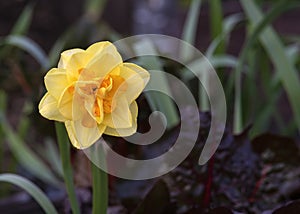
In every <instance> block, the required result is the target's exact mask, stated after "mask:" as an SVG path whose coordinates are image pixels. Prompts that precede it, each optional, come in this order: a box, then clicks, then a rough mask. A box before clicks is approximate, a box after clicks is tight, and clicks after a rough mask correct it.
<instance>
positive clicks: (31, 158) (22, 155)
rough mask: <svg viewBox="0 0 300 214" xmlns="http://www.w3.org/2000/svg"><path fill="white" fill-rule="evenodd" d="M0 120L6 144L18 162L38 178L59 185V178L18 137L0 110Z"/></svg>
mask: <svg viewBox="0 0 300 214" xmlns="http://www.w3.org/2000/svg"><path fill="white" fill-rule="evenodd" d="M0 121H1V125H0V127H1V129H2V130H3V133H4V134H5V138H6V139H7V142H8V146H9V148H10V150H11V151H12V153H13V155H14V156H15V158H16V159H17V160H18V162H19V163H20V164H21V165H22V166H23V167H25V168H26V169H27V170H28V171H30V172H31V173H32V174H33V175H35V176H36V177H38V178H39V179H41V180H43V181H45V182H46V183H50V184H52V185H55V186H59V185H60V182H59V180H58V179H57V178H56V177H55V176H54V175H53V173H52V172H51V171H50V170H49V169H48V166H47V165H46V164H44V162H43V161H42V160H41V159H40V158H39V157H38V156H36V155H35V153H34V152H33V151H32V150H31V149H30V148H29V147H28V146H27V145H26V144H25V143H24V142H23V140H22V139H20V137H19V136H18V134H17V133H16V132H14V131H13V129H12V128H11V127H10V125H9V124H8V122H7V121H6V118H5V116H4V114H3V112H0Z"/></svg>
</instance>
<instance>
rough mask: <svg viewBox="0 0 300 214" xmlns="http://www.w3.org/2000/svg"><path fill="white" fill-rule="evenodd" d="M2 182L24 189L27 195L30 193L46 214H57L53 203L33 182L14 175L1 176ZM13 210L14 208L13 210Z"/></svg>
mask: <svg viewBox="0 0 300 214" xmlns="http://www.w3.org/2000/svg"><path fill="white" fill-rule="evenodd" d="M0 181H1V182H8V183H11V184H14V185H16V186H18V187H21V188H22V189H24V190H25V191H26V192H27V193H29V194H30V195H31V196H32V197H33V198H34V199H35V200H36V201H37V202H38V204H39V205H40V206H41V207H42V208H43V210H44V211H45V213H48V214H57V213H58V212H57V211H56V209H55V207H54V206H53V204H52V203H51V201H50V200H49V199H48V198H47V196H46V195H45V194H44V193H43V192H42V191H41V190H40V188H38V187H37V186H36V185H35V184H34V183H32V182H31V181H29V180H27V179H25V178H23V177H21V176H19V175H14V174H8V173H7V174H0ZM12 209H13V208H12Z"/></svg>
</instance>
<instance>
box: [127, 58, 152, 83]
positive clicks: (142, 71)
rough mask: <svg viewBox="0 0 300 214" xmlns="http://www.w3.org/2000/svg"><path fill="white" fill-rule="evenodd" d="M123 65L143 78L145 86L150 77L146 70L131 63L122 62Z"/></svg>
mask: <svg viewBox="0 0 300 214" xmlns="http://www.w3.org/2000/svg"><path fill="white" fill-rule="evenodd" d="M123 65H124V66H125V67H127V68H129V69H131V70H133V71H135V72H136V73H138V74H139V75H140V77H141V78H142V79H143V80H144V85H145V86H146V85H147V83H148V82H149V79H150V74H149V72H148V71H147V70H145V69H144V68H142V67H141V66H138V65H136V64H133V63H123Z"/></svg>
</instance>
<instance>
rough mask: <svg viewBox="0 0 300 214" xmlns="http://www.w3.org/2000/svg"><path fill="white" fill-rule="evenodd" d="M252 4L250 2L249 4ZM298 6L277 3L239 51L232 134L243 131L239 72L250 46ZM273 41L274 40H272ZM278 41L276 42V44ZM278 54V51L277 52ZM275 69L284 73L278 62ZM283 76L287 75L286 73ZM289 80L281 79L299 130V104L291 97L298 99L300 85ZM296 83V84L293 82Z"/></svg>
mask: <svg viewBox="0 0 300 214" xmlns="http://www.w3.org/2000/svg"><path fill="white" fill-rule="evenodd" d="M250 2H251V1H245V0H241V4H242V5H243V6H244V8H246V7H245V6H246V5H248V4H249V3H250ZM251 3H252V2H251ZM297 5H298V4H287V3H286V1H285V0H282V1H280V2H278V3H277V4H276V5H275V6H274V8H273V9H271V11H269V12H268V13H267V15H266V16H265V17H264V18H263V19H262V20H261V21H259V22H258V24H257V25H256V26H255V28H254V30H253V32H252V34H251V35H250V36H249V37H248V39H247V40H246V43H245V45H244V47H243V49H242V51H241V54H240V59H239V61H238V65H237V67H236V70H235V101H234V133H236V134H238V133H240V132H241V131H242V129H243V120H242V102H241V88H242V85H241V71H242V66H243V64H244V62H245V60H246V58H247V54H248V51H249V50H250V48H251V47H252V45H253V44H254V42H255V41H256V40H257V39H258V37H259V36H260V34H261V33H262V31H263V30H265V28H266V27H267V26H268V25H269V24H270V23H271V22H272V21H273V20H274V19H275V18H276V17H277V16H278V15H279V14H281V13H282V12H284V11H286V10H288V9H291V8H294V7H295V6H297ZM273 35H274V34H273ZM275 38H276V39H275V40H276V46H274V48H276V50H273V51H275V52H276V51H277V50H278V49H281V46H282V45H281V43H279V40H277V37H275ZM273 39H274V38H273ZM277 41H278V42H277ZM279 52H280V51H279ZM285 58H286V57H285V56H282V57H281V59H285ZM274 63H275V65H276V67H277V71H278V72H285V69H283V68H282V65H279V64H278V62H276V61H275V62H274ZM287 65H288V66H290V67H289V68H288V69H289V70H290V71H293V70H294V68H293V67H292V66H291V65H290V63H289V62H287ZM290 74H292V75H293V76H295V75H296V73H295V72H290ZM284 75H287V74H286V73H285V74H284ZM289 79H290V80H292V83H291V82H290V83H289V82H288V81H286V78H283V83H284V85H285V89H286V90H287V93H288V96H289V98H290V102H291V104H292V108H293V111H294V113H295V116H296V121H297V124H298V128H299V130H300V109H299V106H298V105H297V103H298V102H299V101H298V100H297V99H293V97H299V95H297V94H295V92H296V91H300V90H295V88H296V89H300V85H299V84H298V82H297V80H298V79H297V78H289ZM295 81H296V82H295Z"/></svg>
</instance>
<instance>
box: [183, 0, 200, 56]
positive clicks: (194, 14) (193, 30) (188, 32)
mask: <svg viewBox="0 0 300 214" xmlns="http://www.w3.org/2000/svg"><path fill="white" fill-rule="evenodd" d="M201 2H202V1H201V0H193V1H192V3H191V4H190V8H189V12H188V15H187V18H186V21H185V23H184V26H183V33H182V37H181V38H182V40H184V41H186V42H188V43H190V44H194V43H195V40H196V34H197V25H198V20H199V15H200V6H201ZM179 56H180V59H184V60H185V61H187V60H189V58H190V57H191V56H190V52H189V50H188V46H187V45H184V46H183V47H182V48H181V50H180V55H179Z"/></svg>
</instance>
